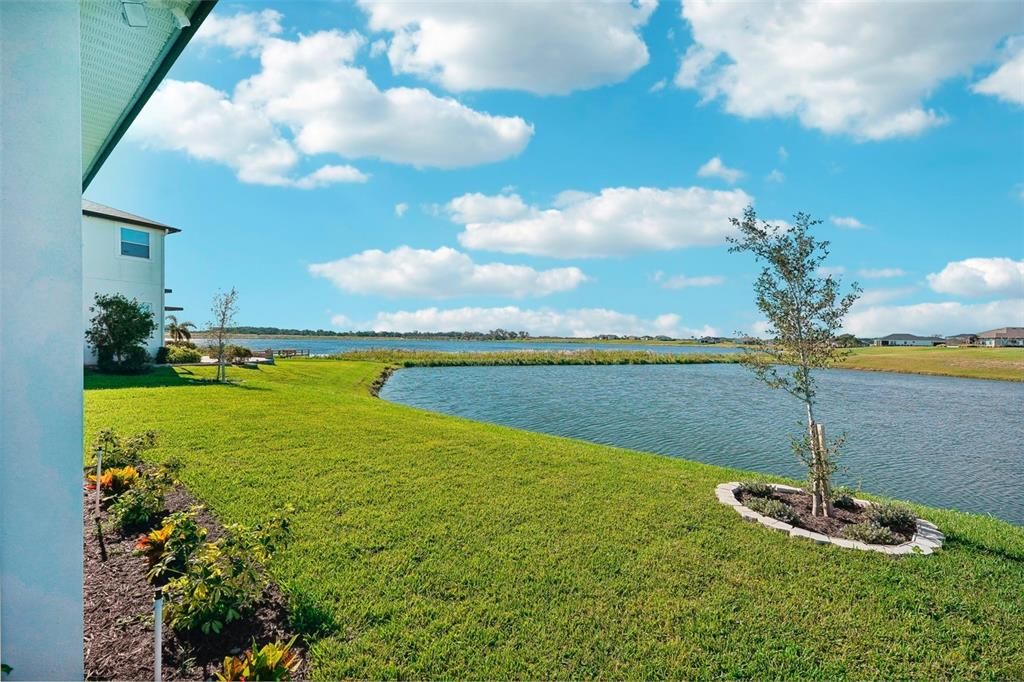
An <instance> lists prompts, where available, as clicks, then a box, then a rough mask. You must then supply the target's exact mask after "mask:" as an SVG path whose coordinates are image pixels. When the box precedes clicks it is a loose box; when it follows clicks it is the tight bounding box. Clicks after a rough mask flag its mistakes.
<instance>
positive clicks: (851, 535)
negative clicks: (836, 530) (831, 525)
mask: <svg viewBox="0 0 1024 682" xmlns="http://www.w3.org/2000/svg"><path fill="white" fill-rule="evenodd" d="M843 537H844V538H846V539H847V540H859V541H860V542H866V543H868V544H870V545H895V544H897V543H898V542H899V538H897V537H896V536H895V535H893V533H892V531H891V530H889V529H888V528H886V527H885V526H879V525H878V524H877V523H873V522H871V521H867V522H865V523H855V524H853V525H850V526H847V527H846V528H844V529H843Z"/></svg>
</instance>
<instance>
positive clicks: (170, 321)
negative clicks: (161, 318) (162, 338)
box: [164, 315, 196, 343]
mask: <svg viewBox="0 0 1024 682" xmlns="http://www.w3.org/2000/svg"><path fill="white" fill-rule="evenodd" d="M195 328H196V326H195V325H194V324H193V323H191V322H187V321H186V322H178V318H177V317H176V316H175V315H168V316H167V323H166V324H165V325H164V330H165V331H166V332H167V335H168V336H170V337H171V341H173V342H174V343H185V342H186V341H191V340H192V330H193V329H195Z"/></svg>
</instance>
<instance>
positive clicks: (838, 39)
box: [676, 0, 1024, 140]
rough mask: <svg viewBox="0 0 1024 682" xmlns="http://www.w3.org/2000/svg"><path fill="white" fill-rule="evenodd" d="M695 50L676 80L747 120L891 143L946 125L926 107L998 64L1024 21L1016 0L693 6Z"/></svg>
mask: <svg viewBox="0 0 1024 682" xmlns="http://www.w3.org/2000/svg"><path fill="white" fill-rule="evenodd" d="M682 14H683V17H684V19H686V20H687V21H688V22H689V24H690V27H691V31H692V34H693V40H694V44H693V45H692V46H691V47H690V49H689V50H687V52H686V54H685V56H684V57H683V59H682V61H681V64H680V68H679V72H678V74H677V76H676V83H677V84H678V85H679V86H680V87H684V88H694V89H696V90H697V91H698V92H700V93H701V95H702V97H703V99H704V101H711V100H715V99H719V98H721V99H722V100H723V102H724V107H725V110H726V111H728V112H729V113H732V114H735V115H737V116H742V117H744V118H763V117H770V116H782V117H788V116H796V117H798V118H799V120H800V122H801V123H802V124H803V125H804V126H805V127H807V128H813V129H817V130H821V131H824V132H826V133H831V134H848V135H851V136H853V137H854V138H857V139H860V140H881V139H886V138H891V137H901V136H910V135H916V134H919V133H921V132H923V131H925V130H927V129H929V128H933V127H935V126H938V125H941V124H943V123H945V122H946V120H947V118H946V116H945V115H944V114H942V113H941V112H937V111H935V110H934V109H930V108H926V105H925V101H926V100H927V98H928V97H929V95H930V94H931V93H932V92H933V91H934V90H936V89H937V88H938V87H939V85H941V84H942V83H943V82H944V81H946V80H948V79H950V78H954V77H957V76H962V75H964V74H966V73H967V72H968V71H969V69H970V67H971V66H972V65H974V64H977V63H978V62H981V61H983V60H985V59H986V58H988V57H989V55H990V54H991V52H992V50H993V48H994V46H995V45H996V44H997V43H998V41H999V40H1000V39H1002V38H1003V37H1005V36H1006V35H1007V34H1008V33H1011V32H1014V31H1019V30H1020V27H1021V25H1022V18H1024V15H1022V13H1021V12H1020V8H1019V6H1018V5H1017V4H1016V3H1014V2H966V1H960V2H954V1H948V2H937V3H936V2H896V3H892V2H882V1H870V0H863V1H861V2H816V1H814V0H805V1H802V2H797V1H793V2H781V3H780V2H750V3H745V2H725V3H716V2H713V1H712V0H687V1H686V2H685V3H683V9H682Z"/></svg>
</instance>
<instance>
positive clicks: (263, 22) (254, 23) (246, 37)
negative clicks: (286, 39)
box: [194, 9, 283, 54]
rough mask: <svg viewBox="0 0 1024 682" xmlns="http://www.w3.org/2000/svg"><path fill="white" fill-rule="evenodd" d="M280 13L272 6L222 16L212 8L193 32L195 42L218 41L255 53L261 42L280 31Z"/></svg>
mask: <svg viewBox="0 0 1024 682" xmlns="http://www.w3.org/2000/svg"><path fill="white" fill-rule="evenodd" d="M282 18H283V16H282V14H281V13H280V12H278V11H275V10H272V9H265V10H263V11H262V12H236V13H235V14H232V15H230V16H223V15H221V14H218V13H217V12H212V13H210V15H209V16H208V17H206V20H205V21H203V24H202V26H200V27H199V30H198V31H197V32H196V36H195V38H194V40H195V42H196V43H198V44H203V43H206V44H209V45H219V46H221V47H227V48H230V49H232V50H234V51H235V53H236V54H258V53H259V48H260V47H262V46H263V44H264V43H265V42H266V41H267V40H269V39H270V38H272V37H273V36H276V35H277V34H279V33H281V30H282V29H281V19H282Z"/></svg>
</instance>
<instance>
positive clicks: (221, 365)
mask: <svg viewBox="0 0 1024 682" xmlns="http://www.w3.org/2000/svg"><path fill="white" fill-rule="evenodd" d="M211 311H212V312H213V322H211V323H210V325H209V330H208V332H209V334H210V337H211V338H212V339H213V342H214V344H215V345H216V347H217V381H221V382H224V381H227V378H228V377H227V365H226V362H225V360H226V359H227V358H226V356H225V352H224V348H225V346H227V342H228V329H229V328H230V327H231V326H232V325H233V324H234V322H235V315H236V314H237V313H238V292H237V291H235V288H234V287H232V288H231V291H228V292H226V293H225V292H218V293H217V295H216V296H214V297H213V306H212V308H211Z"/></svg>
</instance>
